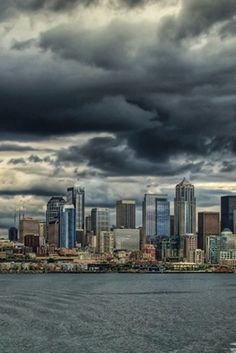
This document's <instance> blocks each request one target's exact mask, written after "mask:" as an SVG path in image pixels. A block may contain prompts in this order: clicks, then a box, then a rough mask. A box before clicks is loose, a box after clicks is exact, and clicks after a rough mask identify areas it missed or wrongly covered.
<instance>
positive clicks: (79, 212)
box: [67, 185, 85, 231]
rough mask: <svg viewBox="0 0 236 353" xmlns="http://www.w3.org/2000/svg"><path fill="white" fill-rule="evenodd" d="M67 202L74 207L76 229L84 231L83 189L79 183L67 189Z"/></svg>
mask: <svg viewBox="0 0 236 353" xmlns="http://www.w3.org/2000/svg"><path fill="white" fill-rule="evenodd" d="M67 203H68V204H69V205H74V207H75V213H76V215H75V223H76V225H75V227H76V231H84V221H85V190H84V188H81V187H80V186H79V185H75V186H74V187H71V188H68V189H67Z"/></svg>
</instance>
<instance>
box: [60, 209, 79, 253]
mask: <svg viewBox="0 0 236 353" xmlns="http://www.w3.org/2000/svg"><path fill="white" fill-rule="evenodd" d="M59 230H60V231H59V233H60V238H59V243H60V248H67V249H73V248H75V245H76V230H75V208H74V205H63V206H61V209H60V214H59Z"/></svg>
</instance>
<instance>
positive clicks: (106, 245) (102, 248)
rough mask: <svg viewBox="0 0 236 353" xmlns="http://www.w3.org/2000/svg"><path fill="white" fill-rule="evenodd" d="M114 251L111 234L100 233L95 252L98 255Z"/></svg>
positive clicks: (112, 235)
mask: <svg viewBox="0 0 236 353" xmlns="http://www.w3.org/2000/svg"><path fill="white" fill-rule="evenodd" d="M113 250H114V234H113V232H110V231H109V232H108V231H100V233H99V234H98V235H97V251H98V252H99V254H112V253H113Z"/></svg>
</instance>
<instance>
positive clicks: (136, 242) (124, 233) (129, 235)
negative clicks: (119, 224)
mask: <svg viewBox="0 0 236 353" xmlns="http://www.w3.org/2000/svg"><path fill="white" fill-rule="evenodd" d="M113 232H114V238H115V249H116V250H127V251H139V250H140V229H119V228H116V229H114V230H113Z"/></svg>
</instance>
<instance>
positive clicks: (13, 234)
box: [8, 227, 18, 241]
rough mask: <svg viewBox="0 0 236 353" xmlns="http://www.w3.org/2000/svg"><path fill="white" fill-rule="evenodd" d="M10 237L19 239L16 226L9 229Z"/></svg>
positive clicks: (12, 239) (11, 239) (10, 238)
mask: <svg viewBox="0 0 236 353" xmlns="http://www.w3.org/2000/svg"><path fill="white" fill-rule="evenodd" d="M8 239H9V240H10V241H17V240H18V229H17V228H16V227H10V228H9V229H8Z"/></svg>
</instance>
